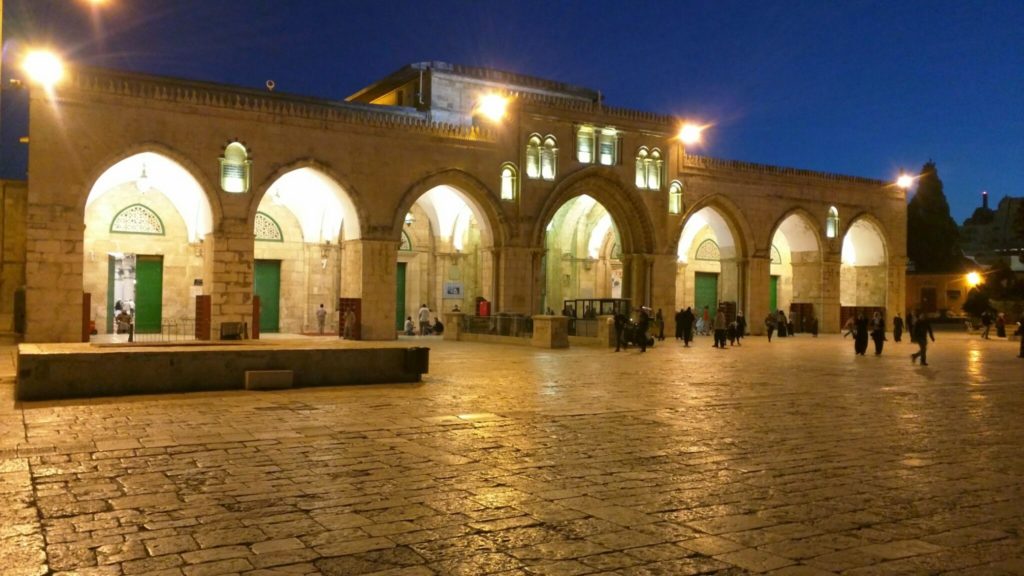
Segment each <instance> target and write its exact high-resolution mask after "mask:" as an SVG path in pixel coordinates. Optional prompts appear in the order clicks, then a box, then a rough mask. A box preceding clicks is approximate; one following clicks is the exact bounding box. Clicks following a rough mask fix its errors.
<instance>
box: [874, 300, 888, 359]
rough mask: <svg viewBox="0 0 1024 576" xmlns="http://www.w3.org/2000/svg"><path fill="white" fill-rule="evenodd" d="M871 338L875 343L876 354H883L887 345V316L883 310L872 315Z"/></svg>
mask: <svg viewBox="0 0 1024 576" xmlns="http://www.w3.org/2000/svg"><path fill="white" fill-rule="evenodd" d="M871 340H873V341H874V343H875V356H881V355H882V347H883V346H884V345H885V318H882V313H881V312H877V311H876V312H875V314H874V315H873V316H872V317H871Z"/></svg>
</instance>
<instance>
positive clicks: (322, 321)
mask: <svg viewBox="0 0 1024 576" xmlns="http://www.w3.org/2000/svg"><path fill="white" fill-rule="evenodd" d="M326 324H327V309H326V308H324V305H323V304H320V307H319V308H317V309H316V327H317V330H319V332H320V335H321V336H323V335H324V325H326Z"/></svg>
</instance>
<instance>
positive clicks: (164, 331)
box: [132, 318, 196, 342]
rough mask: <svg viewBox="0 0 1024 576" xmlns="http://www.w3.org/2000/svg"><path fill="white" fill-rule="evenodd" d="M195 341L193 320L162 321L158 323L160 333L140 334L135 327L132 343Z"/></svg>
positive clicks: (145, 332)
mask: <svg viewBox="0 0 1024 576" xmlns="http://www.w3.org/2000/svg"><path fill="white" fill-rule="evenodd" d="M195 339H196V321H195V319H194V318H179V319H177V320H164V321H162V322H161V323H160V331H159V332H157V331H152V330H147V331H144V332H140V331H139V330H138V326H136V327H135V334H134V337H133V338H132V340H133V341H134V342H185V341H191V340H195Z"/></svg>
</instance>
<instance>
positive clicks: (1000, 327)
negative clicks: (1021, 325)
mask: <svg viewBox="0 0 1024 576" xmlns="http://www.w3.org/2000/svg"><path fill="white" fill-rule="evenodd" d="M996 338H1006V315H1005V314H1003V313H1002V312H1000V313H999V314H997V315H996Z"/></svg>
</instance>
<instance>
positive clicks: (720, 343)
mask: <svg viewBox="0 0 1024 576" xmlns="http://www.w3.org/2000/svg"><path fill="white" fill-rule="evenodd" d="M726 328H728V322H727V321H726V319H725V308H724V307H723V306H719V307H718V310H716V311H715V343H714V347H715V348H719V349H721V350H724V349H725V330H726Z"/></svg>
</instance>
